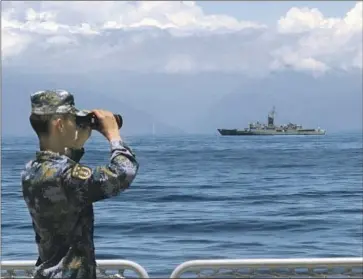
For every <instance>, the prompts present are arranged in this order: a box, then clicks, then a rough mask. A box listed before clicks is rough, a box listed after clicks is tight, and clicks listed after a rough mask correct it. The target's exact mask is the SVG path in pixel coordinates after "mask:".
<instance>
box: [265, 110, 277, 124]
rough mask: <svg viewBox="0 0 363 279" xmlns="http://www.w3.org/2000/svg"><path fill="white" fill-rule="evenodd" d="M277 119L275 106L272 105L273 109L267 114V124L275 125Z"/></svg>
mask: <svg viewBox="0 0 363 279" xmlns="http://www.w3.org/2000/svg"><path fill="white" fill-rule="evenodd" d="M274 120H275V106H273V107H272V111H271V112H270V113H269V114H268V116H267V126H269V127H273V126H274Z"/></svg>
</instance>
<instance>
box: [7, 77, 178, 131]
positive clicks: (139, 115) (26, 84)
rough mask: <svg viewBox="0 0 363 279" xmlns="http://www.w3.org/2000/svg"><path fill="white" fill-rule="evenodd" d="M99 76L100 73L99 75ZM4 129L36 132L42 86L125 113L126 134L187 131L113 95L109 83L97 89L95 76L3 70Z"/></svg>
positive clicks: (80, 101)
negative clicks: (36, 96) (33, 105)
mask: <svg viewBox="0 0 363 279" xmlns="http://www.w3.org/2000/svg"><path fill="white" fill-rule="evenodd" d="M95 78H97V77H95ZM2 82H3V83H2V104H1V106H2V133H3V135H8V134H12V135H27V134H31V133H33V131H32V130H31V127H30V125H29V120H28V117H29V113H30V94H31V93H33V92H35V91H37V90H41V89H48V88H52V89H55V88H60V89H65V90H69V91H70V92H73V93H74V94H75V99H76V100H75V101H76V105H77V107H80V108H85V109H86V108H87V109H92V108H101V109H107V110H111V111H113V112H115V113H118V114H121V115H122V116H123V118H124V126H123V128H122V134H126V135H128V134H129V135H140V134H152V133H153V126H154V127H155V132H156V133H157V134H159V135H160V134H183V133H184V131H183V130H181V129H179V128H177V127H173V126H171V125H168V124H165V123H163V122H162V121H160V120H158V119H156V118H155V117H153V116H152V115H150V114H149V113H145V112H143V111H142V110H139V109H134V108H133V107H132V106H130V105H129V104H126V103H125V102H123V101H122V93H121V94H120V95H119V96H116V95H113V96H112V95H111V94H109V93H108V92H107V91H108V89H107V85H104V87H103V90H96V89H95V88H94V86H93V85H92V78H88V79H87V78H84V77H83V78H82V77H80V76H74V75H69V76H68V75H44V74H42V75H37V74H34V73H33V74H29V73H19V72H18V71H17V72H16V73H14V72H12V71H3V77H2Z"/></svg>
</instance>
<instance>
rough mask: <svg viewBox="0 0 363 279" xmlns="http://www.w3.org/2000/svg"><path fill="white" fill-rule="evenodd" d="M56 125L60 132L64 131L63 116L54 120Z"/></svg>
mask: <svg viewBox="0 0 363 279" xmlns="http://www.w3.org/2000/svg"><path fill="white" fill-rule="evenodd" d="M54 124H55V127H56V128H57V129H58V130H59V132H61V133H63V131H64V123H63V120H62V119H61V118H57V119H55V120H54Z"/></svg>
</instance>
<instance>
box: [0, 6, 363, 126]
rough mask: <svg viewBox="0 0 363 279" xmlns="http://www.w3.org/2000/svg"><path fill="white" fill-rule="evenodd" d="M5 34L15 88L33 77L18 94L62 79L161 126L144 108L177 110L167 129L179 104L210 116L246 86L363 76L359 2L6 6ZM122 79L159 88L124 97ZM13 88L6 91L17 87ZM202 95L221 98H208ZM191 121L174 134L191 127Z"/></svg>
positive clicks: (6, 63)
mask: <svg viewBox="0 0 363 279" xmlns="http://www.w3.org/2000/svg"><path fill="white" fill-rule="evenodd" d="M1 32H2V41H1V50H2V66H3V74H5V75H11V78H12V79H13V80H14V78H15V79H16V77H18V78H19V79H20V77H23V79H24V76H25V77H29V76H30V74H31V75H32V78H31V80H32V82H33V86H30V85H29V86H25V85H24V86H23V89H22V90H25V91H26V92H27V94H30V93H31V92H30V91H31V90H35V87H37V88H36V89H42V88H38V87H41V86H46V85H50V84H53V85H54V86H56V85H57V86H62V84H60V83H59V82H57V80H58V81H59V80H60V75H62V76H63V77H64V76H67V78H66V79H63V80H65V81H64V82H63V84H64V86H65V87H66V86H68V85H69V86H71V85H72V86H73V87H75V85H74V84H75V83H77V81H79V80H87V82H85V83H83V84H80V85H79V84H78V85H77V88H80V89H81V91H82V90H83V91H86V89H87V86H88V87H94V88H96V87H97V88H104V91H105V93H102V94H107V96H109V97H110V98H114V99H115V98H118V99H119V100H127V102H128V105H129V106H130V107H133V108H135V109H141V110H142V111H144V112H147V113H149V114H151V115H153V116H155V117H157V118H158V119H159V120H160V118H165V117H163V116H162V115H160V112H161V111H162V110H160V107H157V106H154V108H153V109H150V108H149V106H147V105H145V104H142V102H143V100H146V99H147V100H149V99H153V98H154V99H157V98H159V99H162V102H164V103H165V106H170V107H173V108H174V109H173V111H168V112H167V113H168V114H169V116H170V117H168V119H166V120H165V121H167V120H168V121H169V124H170V123H172V122H173V123H174V122H175V123H178V121H177V118H178V119H182V118H183V117H182V112H180V113H179V114H180V115H179V116H178V117H176V116H175V117H174V118H173V113H174V112H175V111H177V110H178V107H176V106H175V105H174V106H172V104H173V103H174V104H175V103H177V102H181V101H182V99H183V98H184V100H183V102H185V103H188V102H189V103H192V100H193V102H194V103H195V104H198V107H199V108H200V110H203V109H204V110H205V111H207V110H208V108H210V107H213V105H214V103H215V102H218V100H219V99H220V98H224V97H225V95H228V94H229V93H231V91H233V88H238V87H239V86H241V85H239V83H243V81H244V80H245V79H256V78H257V79H261V78H262V79H263V78H267V77H269V76H271V75H274V74H276V73H279V74H283V75H285V77H287V76H288V74H289V73H297V74H301V75H309V76H311V77H312V78H319V77H329V76H331V75H336V74H337V73H344V74H346V75H351V74H352V75H353V76H355V77H356V76H358V77H359V76H360V75H359V74H358V75H356V73H361V71H362V60H363V57H362V2H361V1H358V2H357V1H340V2H338V1H278V2H274V1H261V2H256V1H253V2H252V1H251V2H242V1H241V2H237V1H220V2H217V1H215V2H212V1H208V2H207V1H199V2H195V1H194V2H193V1H173V2H153V1H137V2H133V1H107V2H97V1H92V2H91V1H89V2H85V1H84V2H76V1H67V2H62V1H54V2H52V1H44V2H37V1H14V2H11V1H6V2H2V19H1ZM125 72H127V73H133V75H134V76H133V79H134V80H137V79H138V78H137V77H135V75H146V76H143V79H144V78H145V79H144V81H145V80H146V79H148V80H150V82H146V81H145V84H153V86H152V87H150V85H145V87H142V83H141V78H140V77H139V78H140V83H141V85H140V84H137V86H136V85H135V86H134V87H135V88H136V87H137V90H136V89H135V90H134V89H133V88H129V87H128V88H124V86H126V84H129V83H130V81H126V79H125V78H124V77H125V74H124V73H125ZM215 74H217V76H215ZM121 75H122V77H123V80H124V81H122V82H121V81H120V80H121ZM152 75H165V76H163V77H162V78H160V77H155V76H152ZM197 75H207V77H208V78H204V79H203V77H200V76H198V78H195V77H196V76H197ZM213 75H214V76H213ZM183 76H189V78H186V79H184V77H183ZM216 77H217V80H214V81H213V82H214V83H213V87H211V88H209V87H208V86H210V84H212V82H211V79H216ZM118 79H119V80H118ZM50 80H53V81H54V82H53V83H49V82H50ZM105 80H108V82H105ZM181 80H183V82H184V83H189V82H190V84H194V83H193V82H195V84H198V85H193V89H189V92H179V91H178V90H173V89H172V88H176V87H180V84H179V82H181ZM325 80H334V78H330V79H329V78H326V79H325ZM227 81H228V82H227ZM6 82H7V80H5V81H4V85H6V84H10V82H9V83H6ZM29 82H30V81H29ZM47 82H48V83H47ZM123 82H124V83H123ZM284 82H285V81H284ZM336 82H337V81H336ZM358 82H359V80H358ZM23 83H24V84H26V83H25V80H23ZM78 83H79V82H78ZM163 83H164V84H163ZM42 84H43V85H42ZM95 84H97V86H96V85H95ZM166 84H168V85H167V86H166ZM232 85H233V86H232ZM9 86H10V85H9ZM9 86H8V87H6V88H7V90H10V91H14V90H15V89H16V88H17V87H16V86H13V87H12V88H11V87H9ZM332 86H334V85H332ZM120 87H121V88H122V90H121V89H119V92H118V93H110V92H111V91H112V92H115V91H116V89H115V88H120ZM194 87H198V88H197V89H196V92H194V91H193V90H194ZM206 87H208V88H209V89H208V90H210V91H213V89H214V88H224V89H223V90H222V89H219V92H215V93H213V95H212V93H211V94H210V95H209V96H208V95H206V94H207V93H205V92H204V91H205V90H204V88H206ZM232 87H233V88H232ZM335 87H337V86H335ZM165 88H168V92H164V91H165ZM352 88H353V87H352ZM354 88H356V87H354ZM63 89H66V88H63ZM18 90H20V89H19V88H17V89H16V90H15V91H18ZM251 90H252V89H251ZM251 90H250V91H251ZM347 90H348V91H349V90H350V89H349V88H347ZM352 90H353V89H352ZM136 91H138V92H136ZM173 91H175V92H173ZM222 91H223V92H222ZM244 91H245V92H246V91H249V89H248V90H246V89H245V90H244ZM106 92H108V93H106ZM160 92H164V93H162V94H161V93H160ZM177 92H178V93H177ZM191 92H193V93H191ZM198 92H199V93H198ZM3 94H6V92H3ZM14 94H15V93H14ZM178 94H179V95H178ZM276 94H277V93H276ZM337 94H338V93H337ZM342 94H343V93H342ZM196 95H198V96H196ZM17 97H18V96H16V95H11V96H9V98H17ZM195 98H196V99H197V100H196V99H195ZM355 100H356V99H355ZM352 102H353V99H352ZM89 105H91V104H89ZM196 106H197V105H196ZM264 109H265V108H264ZM163 113H164V112H163ZM165 113H166V112H165ZM165 113H164V114H163V115H165ZM193 113H194V111H193V112H191V114H193ZM259 113H260V114H262V113H263V115H264V113H265V111H259ZM327 117H328V116H327ZM348 120H349V121H350V119H348ZM348 120H347V121H348ZM180 121H182V120H180ZM188 121H189V122H193V119H192V118H191V119H189V120H188ZM226 121H227V120H226ZM246 121H247V120H246ZM189 122H185V123H183V124H182V123H181V122H179V124H180V125H179V124H178V125H179V126H183V127H184V128H185V127H189V126H190V125H191V124H190V123H189ZM241 124H242V123H241ZM178 125H177V126H178ZM195 129H199V128H195Z"/></svg>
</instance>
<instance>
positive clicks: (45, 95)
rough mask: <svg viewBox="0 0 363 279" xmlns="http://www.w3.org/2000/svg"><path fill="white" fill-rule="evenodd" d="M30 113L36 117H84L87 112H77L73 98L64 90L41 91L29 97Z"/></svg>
mask: <svg viewBox="0 0 363 279" xmlns="http://www.w3.org/2000/svg"><path fill="white" fill-rule="evenodd" d="M30 101H31V106H32V113H33V114H38V115H47V114H68V113H70V114H75V115H77V116H86V115H87V114H88V113H89V111H86V110H78V109H76V107H75V106H74V97H73V95H72V94H71V93H69V92H68V91H65V90H42V91H37V92H35V93H33V94H31V96H30Z"/></svg>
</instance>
